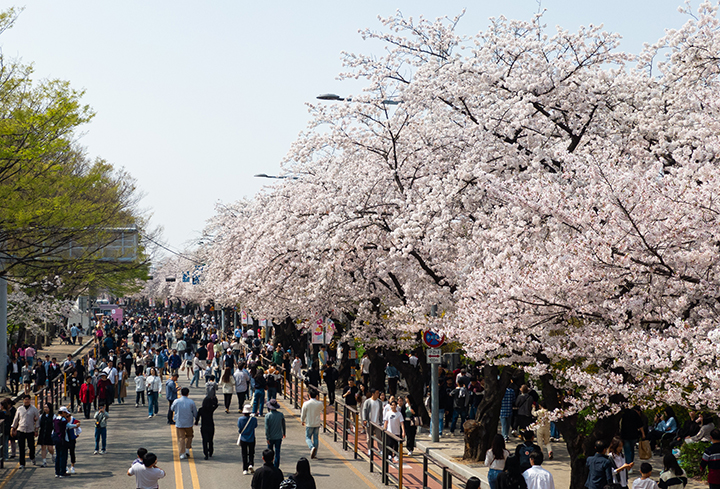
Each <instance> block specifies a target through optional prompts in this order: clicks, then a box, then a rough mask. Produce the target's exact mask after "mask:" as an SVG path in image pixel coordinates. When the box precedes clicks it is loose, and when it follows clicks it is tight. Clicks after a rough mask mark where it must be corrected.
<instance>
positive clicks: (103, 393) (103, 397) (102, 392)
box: [95, 372, 115, 412]
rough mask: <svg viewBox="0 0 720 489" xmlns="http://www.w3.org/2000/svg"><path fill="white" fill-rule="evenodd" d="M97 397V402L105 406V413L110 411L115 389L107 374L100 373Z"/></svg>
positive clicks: (96, 390)
mask: <svg viewBox="0 0 720 489" xmlns="http://www.w3.org/2000/svg"><path fill="white" fill-rule="evenodd" d="M95 396H96V397H97V402H98V405H99V404H103V405H104V406H105V411H106V412H108V411H110V404H112V401H113V398H114V397H115V387H114V386H113V384H112V382H110V381H109V380H108V376H107V374H106V373H105V372H101V373H100V380H98V382H97V389H95Z"/></svg>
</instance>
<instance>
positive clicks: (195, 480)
mask: <svg viewBox="0 0 720 489" xmlns="http://www.w3.org/2000/svg"><path fill="white" fill-rule="evenodd" d="M190 450H191V451H192V457H189V458H188V462H189V463H190V478H191V479H192V485H193V489H200V479H198V473H197V467H195V450H193V449H192V448H191V449H190Z"/></svg>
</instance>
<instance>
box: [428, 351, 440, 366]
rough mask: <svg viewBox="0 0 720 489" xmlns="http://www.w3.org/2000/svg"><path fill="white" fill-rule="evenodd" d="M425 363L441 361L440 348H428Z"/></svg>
mask: <svg viewBox="0 0 720 489" xmlns="http://www.w3.org/2000/svg"><path fill="white" fill-rule="evenodd" d="M427 363H431V364H432V363H438V364H439V363H442V350H440V348H428V349H427Z"/></svg>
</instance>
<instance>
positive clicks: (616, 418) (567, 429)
mask: <svg viewBox="0 0 720 489" xmlns="http://www.w3.org/2000/svg"><path fill="white" fill-rule="evenodd" d="M550 380H551V377H550V376H549V375H546V376H543V378H542V381H543V387H542V392H543V398H544V399H545V402H546V403H547V409H548V410H549V411H552V410H554V409H558V408H561V407H562V399H561V398H560V393H559V392H558V390H557V389H556V388H555V387H554V386H553V385H552V384H551V383H550ZM611 401H612V399H611ZM597 411H599V412H602V409H598V410H597ZM581 422H582V421H581V419H580V417H579V416H578V415H577V414H575V415H572V416H569V417H567V418H563V419H560V420H558V421H556V422H555V425H556V426H557V428H558V430H559V431H560V433H561V434H562V436H563V439H564V440H565V445H566V447H567V450H568V454H569V455H570V487H569V489H584V488H585V482H586V480H587V476H588V470H587V467H586V465H585V462H586V459H587V457H589V456H591V455H593V454H594V453H595V442H596V441H597V440H604V441H605V442H606V444H609V443H610V440H611V439H612V438H613V436H615V434H616V433H617V432H618V428H619V425H620V414H616V415H613V416H607V417H603V418H599V419H598V420H597V421H596V422H595V423H594V426H593V428H592V431H591V432H590V434H588V435H585V434H584V433H583V431H584V430H583V429H582V427H581V426H580V423H581Z"/></svg>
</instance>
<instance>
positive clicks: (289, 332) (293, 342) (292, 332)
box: [275, 318, 307, 359]
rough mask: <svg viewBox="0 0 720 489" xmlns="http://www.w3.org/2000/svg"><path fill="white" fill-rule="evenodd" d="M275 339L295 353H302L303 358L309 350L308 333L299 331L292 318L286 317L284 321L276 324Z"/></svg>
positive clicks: (284, 347)
mask: <svg viewBox="0 0 720 489" xmlns="http://www.w3.org/2000/svg"><path fill="white" fill-rule="evenodd" d="M275 341H276V342H280V344H282V346H283V349H285V350H287V349H288V348H290V349H292V351H293V352H294V353H295V354H297V355H300V358H301V359H304V358H305V350H307V338H306V333H300V331H298V329H297V327H296V326H295V321H293V320H292V318H286V319H285V321H283V322H282V323H280V324H276V325H275Z"/></svg>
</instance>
